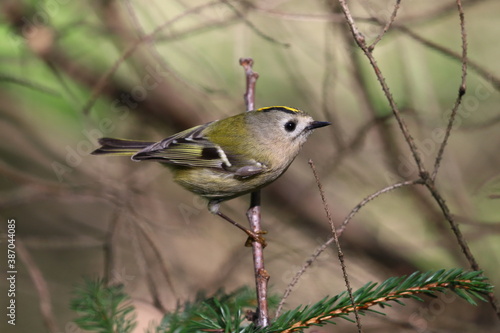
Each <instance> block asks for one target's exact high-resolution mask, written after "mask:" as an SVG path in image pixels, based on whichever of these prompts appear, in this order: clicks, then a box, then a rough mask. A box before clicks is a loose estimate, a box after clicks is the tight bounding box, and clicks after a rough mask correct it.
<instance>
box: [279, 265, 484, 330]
mask: <svg viewBox="0 0 500 333" xmlns="http://www.w3.org/2000/svg"><path fill="white" fill-rule="evenodd" d="M484 280H486V278H485V277H484V276H482V275H481V272H477V271H473V272H463V271H462V270H461V269H452V270H439V271H436V272H427V273H420V272H415V273H413V274H411V275H410V276H408V277H405V276H403V277H394V278H389V279H388V280H386V281H384V282H383V283H381V284H380V285H379V286H378V287H376V286H377V283H373V282H370V283H367V284H366V285H364V286H363V287H361V288H360V289H358V290H357V291H355V292H354V294H353V296H354V300H355V303H356V304H355V306H356V308H357V310H358V311H359V312H360V313H363V312H364V311H371V312H375V313H379V314H383V313H381V312H379V311H375V310H373V309H370V308H371V307H373V306H374V305H380V306H382V307H384V306H391V304H390V303H388V302H391V301H393V302H396V303H398V304H400V305H404V303H403V302H402V301H401V300H400V299H401V298H413V299H416V300H419V301H423V299H422V298H420V297H419V296H417V294H427V295H431V296H435V293H436V292H445V291H446V290H447V289H451V290H452V291H453V292H455V293H456V294H457V295H458V296H460V297H462V298H463V299H465V300H466V301H467V302H469V303H470V304H472V305H476V302H475V300H474V299H473V297H476V298H477V299H480V300H482V301H486V299H485V298H484V297H483V296H482V295H484V294H487V293H489V292H491V290H492V288H493V287H492V286H491V285H490V284H488V283H486V282H484ZM353 309H354V307H353V305H352V304H351V303H350V300H349V297H348V295H347V294H346V293H345V292H343V293H341V294H339V295H337V296H335V297H332V298H329V299H323V300H322V301H320V302H318V303H316V304H315V305H314V306H312V307H310V308H307V307H305V308H304V309H303V310H301V309H296V310H294V311H289V312H288V313H285V314H283V316H282V317H283V318H285V319H288V320H284V321H283V322H281V321H280V320H279V319H278V320H277V321H276V324H278V325H279V326H282V327H283V326H287V324H286V322H288V323H289V324H290V326H289V327H288V328H286V329H284V330H281V331H280V332H282V333H292V332H297V331H300V330H302V329H304V328H306V327H310V326H322V325H324V324H326V323H328V322H332V319H334V318H343V319H347V320H350V319H349V318H348V317H347V315H348V314H350V313H352V312H353ZM282 317H280V318H282ZM294 320H296V322H295V323H292V321H294ZM350 321H352V320H350ZM273 326H274V325H273ZM276 328H277V327H276ZM276 328H274V329H273V330H270V331H269V332H271V331H274V332H276Z"/></svg>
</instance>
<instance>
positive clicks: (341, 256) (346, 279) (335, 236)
mask: <svg viewBox="0 0 500 333" xmlns="http://www.w3.org/2000/svg"><path fill="white" fill-rule="evenodd" d="M309 165H310V166H311V170H312V172H313V174H314V178H315V179H316V184H317V185H318V190H319V194H320V195H321V201H322V202H323V208H324V209H325V213H326V218H327V219H328V222H330V227H331V228H332V235H333V239H334V241H335V245H336V247H337V254H338V257H339V262H340V267H341V268H342V275H343V276H344V282H345V286H346V288H347V293H348V294H349V298H350V300H351V303H352V309H353V312H354V317H355V318H356V325H357V327H358V332H359V333H361V332H362V328H361V320H360V319H359V313H358V309H357V307H356V301H355V300H354V296H353V295H352V288H351V283H350V282H349V276H348V275H347V268H346V266H345V260H344V253H343V252H342V248H341V247H340V242H339V237H338V234H337V229H336V228H335V224H334V223H333V219H332V214H331V213H330V209H329V208H328V204H327V203H326V198H325V192H324V191H323V186H322V185H321V181H320V180H319V176H318V173H317V172H316V167H315V166H314V163H313V161H312V160H309Z"/></svg>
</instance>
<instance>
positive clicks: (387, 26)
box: [368, 0, 401, 52]
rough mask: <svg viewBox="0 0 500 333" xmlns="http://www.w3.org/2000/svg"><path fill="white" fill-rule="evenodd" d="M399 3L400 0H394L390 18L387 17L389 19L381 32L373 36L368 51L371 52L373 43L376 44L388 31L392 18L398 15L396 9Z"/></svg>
mask: <svg viewBox="0 0 500 333" xmlns="http://www.w3.org/2000/svg"><path fill="white" fill-rule="evenodd" d="M400 4H401V0H396V4H395V5H394V9H393V11H392V14H391V18H390V19H389V21H387V23H386V25H385V26H384V29H382V32H381V33H380V34H379V35H378V36H377V38H375V40H374V41H373V43H372V44H371V45H370V46H368V50H369V51H370V52H372V51H373V49H375V45H377V44H378V42H380V41H381V40H382V37H384V35H385V34H386V33H387V31H389V29H390V28H391V25H392V24H393V23H394V20H395V19H396V16H397V15H398V10H399V7H400Z"/></svg>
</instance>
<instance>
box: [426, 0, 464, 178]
mask: <svg viewBox="0 0 500 333" xmlns="http://www.w3.org/2000/svg"><path fill="white" fill-rule="evenodd" d="M457 7H458V14H459V17H460V31H461V36H462V82H461V83H460V87H459V88H458V96H457V99H456V100H455V105H453V109H452V110H451V115H450V119H449V120H448V126H447V127H446V134H445V137H444V139H443V142H442V143H441V146H440V147H439V151H438V154H437V156H436V160H435V162H434V171H433V172H432V176H431V178H432V180H433V181H434V180H435V179H436V176H437V172H438V170H439V166H440V164H441V159H442V158H443V154H444V149H445V147H446V144H447V143H448V138H449V137H450V134H451V130H452V128H453V123H454V122H455V117H456V115H457V111H458V107H459V106H460V104H461V103H462V97H463V96H464V95H465V92H466V89H467V81H466V79H467V32H466V31H465V16H464V10H463V8H462V1H461V0H457Z"/></svg>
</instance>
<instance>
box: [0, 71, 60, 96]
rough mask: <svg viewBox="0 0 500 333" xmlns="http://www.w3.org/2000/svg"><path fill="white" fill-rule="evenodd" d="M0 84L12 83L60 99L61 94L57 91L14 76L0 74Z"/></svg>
mask: <svg viewBox="0 0 500 333" xmlns="http://www.w3.org/2000/svg"><path fill="white" fill-rule="evenodd" d="M0 82H6V83H14V84H17V85H20V86H21V87H26V88H29V89H33V90H35V91H39V92H42V93H45V94H49V95H52V96H56V97H61V94H60V93H59V92H58V91H57V90H54V89H52V88H48V87H45V86H43V85H41V84H39V83H36V82H32V81H30V80H25V79H21V78H18V77H15V76H10V75H6V74H0Z"/></svg>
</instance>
